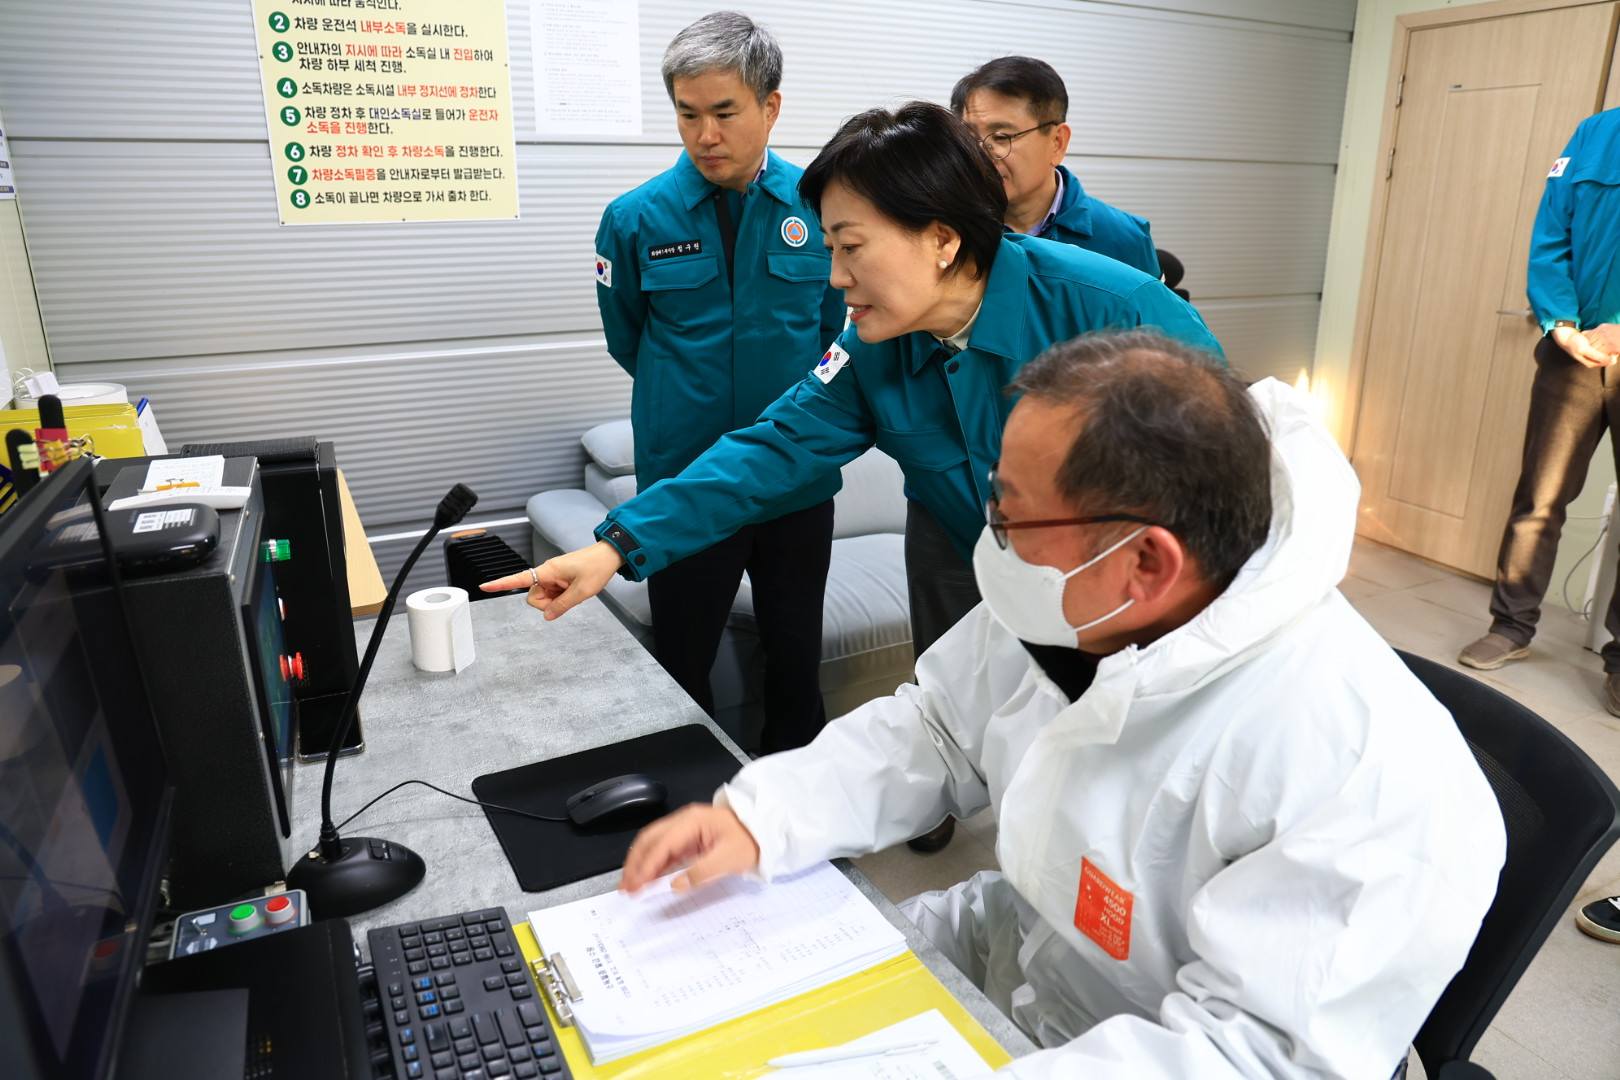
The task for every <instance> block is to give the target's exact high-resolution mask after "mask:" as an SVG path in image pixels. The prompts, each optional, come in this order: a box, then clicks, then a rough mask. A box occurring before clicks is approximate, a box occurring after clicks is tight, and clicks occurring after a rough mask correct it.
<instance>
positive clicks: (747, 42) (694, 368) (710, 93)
mask: <svg viewBox="0 0 1620 1080" xmlns="http://www.w3.org/2000/svg"><path fill="white" fill-rule="evenodd" d="M663 75H664V87H665V89H666V90H668V92H669V97H670V101H671V102H672V103H673V104H674V106H675V117H676V126H677V127H678V129H679V130H680V135H681V141H682V143H683V144H684V146H685V150H684V152H683V153H682V154H681V156H680V158H679V159H678V160H677V161H676V162H675V164H674V165H673V166H672V167H671V168H669V169H667V170H665V171H664V172H662V173H659V174H658V175H657V176H655V177H653V178H652V179H651V180H649V181H647V182H646V183H644V184H642V185H641V186H640V187H638V188H636V189H635V190H633V191H630V192H628V193H626V194H624V195H621V196H619V197H618V198H617V199H615V200H613V202H612V203H611V204H610V205H609V206H608V208H607V210H606V212H604V213H603V215H602V224H601V227H600V228H599V229H598V230H597V233H596V258H595V266H594V272H595V275H596V299H597V306H598V307H599V308H600V309H601V313H602V329H603V331H604V333H605V334H606V336H607V346H608V352H610V353H611V354H612V355H613V358H614V359H615V360H616V361H618V363H619V364H620V366H622V367H623V368H624V369H625V371H627V372H629V374H630V377H631V378H633V379H634V380H635V387H634V390H633V393H632V395H631V411H630V421H631V427H632V430H633V432H634V435H635V444H636V482H637V484H638V486H639V487H640V488H641V489H642V490H646V489H647V488H649V487H652V486H653V485H654V484H655V483H657V482H658V481H660V480H664V479H666V478H668V477H672V476H675V475H676V474H678V473H679V472H680V471H681V470H682V469H684V468H685V467H686V466H687V465H689V464H691V463H692V461H693V460H695V459H696V458H697V457H698V455H699V454H701V453H703V451H705V450H707V449H708V448H709V446H710V445H712V444H713V443H714V442H715V441H716V440H718V439H719V438H720V437H721V436H723V435H725V434H726V433H727V432H729V431H732V430H734V429H736V428H739V427H745V426H747V425H750V424H752V423H754V421H755V420H756V419H757V418H758V416H759V414H760V413H761V412H763V411H764V409H765V407H766V406H767V405H769V404H770V403H771V402H773V401H775V400H776V399H777V398H778V397H779V396H780V395H781V394H782V393H783V392H784V391H786V390H787V389H788V388H789V387H791V386H793V385H794V384H795V383H797V382H798V381H799V380H800V379H802V378H803V377H804V368H805V364H806V362H807V361H806V358H807V357H814V356H816V355H818V354H819V353H820V352H821V351H822V350H823V349H825V348H826V347H827V345H828V344H829V343H830V342H831V341H832V340H833V338H834V337H836V336H837V334H838V332H839V330H841V329H842V328H843V325H844V302H843V294H842V293H841V292H840V291H839V290H837V289H834V288H832V287H830V286H829V285H828V282H827V278H828V273H829V269H828V268H829V265H830V259H829V258H828V255H827V252H826V250H825V249H824V247H823V245H822V239H821V229H820V227H819V225H818V224H817V222H816V216H815V214H814V213H813V212H812V211H811V210H810V209H809V208H808V207H806V206H805V205H804V203H803V202H802V201H801V200H800V198H799V194H798V183H799V177H800V175H801V173H802V172H803V170H801V169H800V168H798V167H797V166H795V165H792V164H790V163H789V162H787V161H785V160H783V159H782V158H780V157H778V156H776V155H775V154H773V153H771V152H770V150H768V149H767V148H766V140H767V139H768V138H769V136H770V132H771V128H772V126H773V125H774V124H775V123H776V119H777V116H778V115H779V113H780V112H781V107H782V93H781V91H780V90H779V89H777V87H778V86H779V84H780V83H781V80H782V50H781V49H780V48H779V47H778V46H777V44H776V41H775V40H774V39H773V38H772V37H771V36H770V34H768V33H767V32H766V31H765V30H764V29H763V28H762V27H760V26H758V25H756V24H755V23H754V22H753V21H752V20H751V19H749V18H748V17H747V16H746V15H741V14H738V13H737V12H730V11H721V12H715V13H714V14H711V15H706V16H704V17H703V18H701V19H699V20H698V21H697V22H695V23H693V24H692V25H691V26H688V27H687V28H686V29H684V30H682V31H681V32H680V33H679V34H677V35H676V36H675V39H674V41H672V42H671V43H670V46H669V48H668V49H667V50H666V51H665V53H664V62H663ZM838 483H839V478H838V475H837V473H836V472H835V473H831V474H828V475H826V476H822V477H818V478H817V479H816V481H815V482H813V483H810V484H806V485H803V486H800V487H796V488H794V489H792V490H791V491H784V492H783V493H782V497H781V498H779V499H777V500H775V501H774V502H773V503H772V505H771V506H770V507H768V508H766V509H765V510H764V511H763V512H762V513H760V514H758V515H756V516H755V517H754V518H753V520H752V521H751V522H750V523H749V524H747V525H746V526H744V527H742V528H740V529H738V530H736V531H734V532H732V531H728V532H726V533H722V534H718V535H715V536H713V537H711V538H709V539H710V542H709V543H706V544H704V545H701V547H700V549H698V550H690V551H688V552H686V553H684V556H683V557H682V558H679V559H677V560H673V561H671V562H670V563H669V565H667V566H665V567H664V568H663V569H661V570H660V571H659V572H658V573H657V574H654V575H652V576H651V579H650V581H649V582H648V599H649V601H650V602H651V604H652V618H653V643H654V651H655V653H656V654H657V657H658V661H659V663H661V664H662V665H663V666H664V669H665V670H666V671H668V672H669V673H670V675H671V676H672V677H673V678H674V679H675V681H676V682H678V683H679V684H680V685H681V687H682V689H684V690H685V691H686V692H687V693H688V694H690V695H691V696H692V698H693V699H694V700H695V701H697V702H698V704H700V705H702V706H703V708H704V710H705V711H706V712H708V713H709V714H710V715H713V713H714V697H713V694H712V692H711V690H710V686H709V670H710V668H711V667H713V665H714V659H715V653H716V651H717V650H718V648H719V645H720V638H721V635H722V633H723V632H724V630H725V626H726V620H727V617H728V615H729V614H730V611H731V604H732V600H733V598H734V597H735V596H736V595H737V588H738V585H739V583H740V582H741V580H742V575H743V573H744V571H747V573H748V575H749V580H750V582H751V584H752V587H753V601H754V614H755V616H756V618H757V620H758V625H759V633H760V642H761V646H762V648H763V651H764V654H765V680H764V682H765V686H764V699H765V700H764V704H765V713H766V725H765V730H764V732H763V736H762V740H763V748H764V749H765V750H768V751H769V750H786V749H790V748H792V747H795V746H802V745H804V744H805V743H807V742H809V741H810V740H811V739H812V738H814V737H815V734H816V732H817V731H819V730H821V726H822V724H823V723H825V722H826V716H825V713H824V711H823V709H822V704H821V689H820V681H819V680H820V661H821V613H822V602H823V597H824V593H825V589H826V578H827V567H828V562H829V559H830V557H831V549H832V527H833V505H832V496H833V494H834V493H835V492H836V491H837V490H838Z"/></svg>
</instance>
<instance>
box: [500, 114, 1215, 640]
mask: <svg viewBox="0 0 1620 1080" xmlns="http://www.w3.org/2000/svg"><path fill="white" fill-rule="evenodd" d="M799 193H800V195H801V196H802V197H803V199H804V202H805V203H806V204H807V205H809V206H810V207H812V208H813V209H814V210H815V211H816V213H817V216H818V217H819V218H820V220H821V225H822V232H823V234H824V236H825V237H826V242H827V245H828V246H829V247H830V248H831V250H832V278H831V284H832V286H833V287H834V288H838V289H842V290H844V300H845V302H846V303H847V304H848V305H849V306H850V326H849V327H848V328H847V329H846V330H845V331H844V332H843V334H842V335H840V337H839V338H838V340H837V341H836V342H835V343H834V344H833V345H832V347H831V348H829V349H828V350H827V352H826V353H825V354H824V355H822V356H821V358H820V359H819V360H816V361H814V362H813V366H812V369H811V371H810V372H809V373H808V374H807V375H806V377H805V379H804V380H803V381H802V382H800V383H799V384H798V385H797V386H795V387H793V388H792V389H791V390H789V391H788V392H787V393H786V394H784V395H783V396H782V397H780V398H779V399H777V400H776V401H775V402H774V403H772V404H771V405H770V406H769V407H768V408H766V410H765V411H764V413H763V414H762V415H761V416H760V418H759V419H758V421H757V422H755V423H754V424H752V425H751V426H748V427H744V428H739V429H738V430H736V431H732V432H730V433H729V434H727V435H725V436H723V437H722V438H720V439H719V440H718V441H717V442H715V444H714V445H713V446H711V447H710V448H709V449H708V450H706V451H705V452H704V453H703V454H702V455H701V456H699V457H698V458H697V460H695V461H693V462H692V463H691V464H690V465H688V466H687V467H686V468H685V469H683V470H682V471H681V472H680V474H679V475H677V476H674V477H672V478H670V479H667V480H663V481H661V482H659V483H657V484H654V485H652V486H651V487H650V488H647V489H645V490H644V491H642V492H641V493H640V494H639V495H637V496H636V497H635V498H633V499H630V500H628V501H627V502H624V503H622V504H620V505H619V506H618V507H617V508H615V509H614V510H613V511H612V513H610V514H609V515H608V518H607V520H606V521H604V522H603V523H602V524H601V525H600V526H599V527H598V528H597V531H596V535H597V537H598V540H597V543H595V544H594V545H592V546H591V547H588V548H583V549H581V550H579V551H574V552H569V553H568V554H565V555H560V556H558V557H557V558H555V559H551V560H549V561H548V562H546V563H545V564H544V565H543V566H539V567H536V568H534V569H533V570H530V571H525V572H524V573H522V574H516V575H513V576H511V577H507V578H502V579H501V580H499V581H494V582H491V583H490V584H488V585H486V586H484V587H485V588H486V589H487V590H489V591H497V590H502V589H512V588H517V587H520V586H523V585H528V586H530V589H529V603H530V604H532V605H533V606H535V607H536V608H538V609H540V610H541V611H543V612H544V613H545V615H546V618H548V619H555V618H557V617H558V616H560V615H562V614H563V613H564V612H566V611H567V610H568V609H570V608H572V607H573V606H574V605H575V604H578V603H579V602H580V601H582V600H585V599H588V598H589V597H592V596H595V595H596V594H597V593H598V592H600V591H601V590H602V588H603V587H604V586H605V585H606V584H607V582H608V580H609V579H610V578H611V577H612V575H613V574H614V573H615V572H619V573H623V574H624V575H625V576H626V577H629V578H631V579H633V580H640V579H642V578H644V577H647V576H648V575H650V574H654V573H656V572H657V571H658V570H660V569H662V568H663V567H665V566H668V565H669V564H670V563H671V562H673V561H675V560H677V559H680V558H682V557H684V556H686V555H688V554H690V553H692V552H694V551H699V550H701V549H703V548H705V547H708V546H709V545H711V544H713V543H715V542H716V541H717V540H720V539H721V538H723V537H725V536H728V535H730V534H731V533H733V532H735V531H736V530H737V529H739V528H741V527H742V526H743V525H746V524H748V523H749V522H751V521H755V520H758V518H759V516H760V515H762V514H765V513H768V512H769V510H770V508H771V507H773V506H775V505H777V504H779V503H780V502H781V500H782V499H783V497H784V496H786V495H788V494H789V493H791V492H794V491H797V490H799V489H800V488H803V487H806V486H808V485H812V484H816V483H820V482H824V481H825V479H826V478H827V477H828V476H831V475H833V474H834V473H835V472H836V470H837V469H839V468H840V467H841V466H843V465H844V464H845V463H846V462H849V461H851V460H852V459H854V458H855V457H857V456H859V455H860V454H861V453H863V452H865V451H866V450H867V449H869V448H870V447H872V446H877V447H879V448H881V449H882V450H884V451H886V452H887V453H888V454H889V455H890V456H892V457H893V458H894V459H895V460H896V461H898V462H899V463H900V467H901V469H902V470H903V471H904V473H905V477H906V494H907V496H908V498H909V499H910V500H911V503H910V507H909V513H908V519H907V538H906V556H907V558H906V562H907V576H908V578H909V579H910V584H911V594H912V595H911V600H912V625H913V640H914V642H915V643H916V645H917V651H918V652H919V653H920V652H922V651H923V650H924V649H925V648H926V647H927V646H928V645H929V644H931V643H932V641H933V640H934V638H936V637H938V636H939V634H941V633H943V632H944V631H945V630H946V629H948V628H949V627H950V626H951V625H952V624H954V622H955V621H956V619H957V618H959V617H960V616H961V615H963V614H965V613H966V612H967V611H968V610H969V609H970V608H972V607H973V606H974V605H975V604H976V603H977V602H978V594H977V591H976V589H975V588H974V585H973V571H972V567H971V565H970V559H971V555H972V550H973V544H974V542H975V540H976V539H977V538H978V535H979V532H980V530H981V529H982V528H983V526H984V505H985V500H986V498H987V497H988V496H989V494H990V492H989V487H988V475H989V471H990V468H991V466H992V465H994V464H995V461H996V459H997V457H998V456H999V455H1000V449H1001V429H1002V425H1003V424H1004V423H1005V421H1006V418H1007V413H1008V412H1009V411H1010V410H1011V408H1012V405H1013V401H1012V399H1011V398H1009V397H1008V396H1007V395H1006V394H1005V393H1004V391H1003V388H1004V387H1006V386H1007V384H1008V383H1009V382H1010V381H1011V380H1012V377H1013V376H1014V375H1015V374H1016V373H1017V372H1018V369H1019V368H1021V367H1022V366H1023V365H1024V364H1026V363H1028V362H1029V361H1030V360H1033V359H1034V358H1035V357H1036V356H1037V355H1039V354H1040V353H1041V352H1042V351H1044V350H1045V349H1046V348H1047V347H1048V346H1051V345H1053V344H1056V343H1057V342H1060V341H1066V340H1068V339H1069V338H1072V337H1075V336H1076V335H1079V334H1083V333H1086V332H1088V331H1092V330H1103V329H1119V328H1128V327H1136V326H1148V327H1154V328H1157V329H1158V330H1160V331H1162V332H1163V333H1166V334H1168V335H1170V336H1171V337H1174V338H1178V339H1180V340H1181V341H1184V342H1186V343H1188V344H1190V345H1193V346H1195V347H1197V348H1201V349H1205V350H1208V351H1209V352H1212V353H1215V354H1216V355H1220V345H1219V344H1218V343H1217V342H1216V340H1215V338H1214V336H1213V335H1212V334H1211V333H1210V332H1209V328H1208V327H1207V326H1205V325H1204V322H1203V320H1202V319H1201V318H1200V317H1199V315H1198V313H1197V312H1196V311H1194V310H1193V309H1192V307H1190V306H1189V305H1188V304H1187V303H1186V302H1185V301H1183V300H1182V299H1181V298H1180V297H1178V296H1176V295H1175V294H1174V293H1172V292H1170V290H1169V289H1166V288H1165V287H1164V286H1163V285H1162V284H1161V283H1160V282H1159V281H1157V280H1156V279H1154V278H1151V277H1149V276H1148V275H1146V274H1144V273H1142V272H1141V271H1139V270H1135V269H1132V268H1131V267H1128V266H1126V265H1124V264H1123V263H1120V262H1116V261H1115V260H1113V259H1109V258H1107V257H1105V256H1102V255H1098V254H1096V253H1094V252H1090V251H1086V250H1083V249H1081V248H1077V247H1072V246H1070V245H1067V244H1060V243H1055V242H1052V241H1048V240H1040V239H1037V238H1033V237H1028V236H1022V235H1015V234H1005V233H1004V231H1003V229H1002V218H1003V216H1004V215H1005V213H1006V193H1005V189H1004V187H1003V185H1002V182H1001V178H1000V177H999V176H998V175H997V174H996V171H995V168H994V166H993V165H992V163H991V161H990V159H989V158H988V156H986V154H985V152H984V149H983V148H982V147H981V146H980V145H979V143H978V140H977V139H975V138H974V136H973V133H972V132H971V131H970V130H969V129H968V128H967V127H966V126H965V125H964V124H963V123H962V122H961V121H960V120H958V119H957V118H956V117H955V116H953V115H952V114H951V113H950V112H949V111H947V110H945V109H943V108H940V107H939V106H937V105H930V104H925V103H922V102H913V103H911V104H909V105H906V106H904V107H903V108H901V109H899V110H896V111H893V112H890V111H888V110H885V109H874V110H871V111H869V112H865V113H862V114H860V115H859V116H856V117H853V118H852V119H850V120H849V121H847V122H846V123H845V124H844V126H843V127H842V128H841V129H839V132H838V134H837V135H836V136H834V138H833V139H832V141H831V142H829V143H828V144H827V145H826V146H825V147H824V148H823V149H822V151H821V153H820V154H819V155H818V156H817V157H816V160H815V161H814V162H812V163H811V164H810V167H809V168H808V169H806V170H805V174H804V177H803V179H802V180H801V182H800V185H799Z"/></svg>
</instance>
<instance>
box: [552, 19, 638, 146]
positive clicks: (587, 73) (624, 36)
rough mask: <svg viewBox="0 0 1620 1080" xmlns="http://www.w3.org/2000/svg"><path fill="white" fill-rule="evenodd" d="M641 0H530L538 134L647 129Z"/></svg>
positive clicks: (621, 132)
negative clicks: (643, 102) (644, 125)
mask: <svg viewBox="0 0 1620 1080" xmlns="http://www.w3.org/2000/svg"><path fill="white" fill-rule="evenodd" d="M640 16H641V4H640V3H639V2H638V0H611V2H609V3H603V2H602V0H530V8H529V32H530V34H531V35H532V37H533V45H534V48H533V50H532V52H531V55H532V56H533V57H534V119H535V127H536V129H537V131H538V133H539V134H540V135H604V136H610V135H640V134H641V30H640V26H641V18H640Z"/></svg>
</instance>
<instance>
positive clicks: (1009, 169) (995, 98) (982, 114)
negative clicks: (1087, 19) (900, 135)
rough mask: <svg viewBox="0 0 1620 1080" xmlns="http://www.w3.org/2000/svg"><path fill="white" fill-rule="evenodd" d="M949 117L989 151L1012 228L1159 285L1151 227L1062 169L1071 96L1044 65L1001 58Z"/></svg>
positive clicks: (954, 98)
mask: <svg viewBox="0 0 1620 1080" xmlns="http://www.w3.org/2000/svg"><path fill="white" fill-rule="evenodd" d="M951 111H952V112H954V113H956V115H957V116H960V117H961V118H962V119H963V121H965V122H966V123H967V126H968V127H970V128H972V129H973V132H974V134H976V135H978V136H979V138H980V140H981V141H983V143H984V148H985V150H986V151H988V152H989V154H990V157H991V158H992V159H993V160H994V161H995V163H996V171H997V172H998V173H1000V174H1001V179H1002V182H1003V183H1005V184H1006V185H1007V216H1006V225H1007V228H1009V229H1011V230H1012V231H1013V232H1021V233H1028V234H1029V235H1030V236H1039V237H1041V238H1042V239H1045V240H1056V241H1058V242H1060V243H1064V244H1074V245H1075V246H1077V247H1083V248H1085V249H1087V250H1088V251H1095V252H1097V254H1099V255H1107V256H1108V257H1109V258H1110V259H1118V260H1119V261H1120V262H1122V263H1124V264H1125V265H1127V266H1134V267H1136V268H1137V269H1138V270H1140V271H1142V272H1143V273H1144V274H1147V275H1148V276H1150V277H1159V276H1160V275H1159V254H1158V252H1157V251H1156V250H1155V249H1154V246H1153V233H1152V231H1151V230H1150V229H1149V228H1148V223H1147V222H1146V221H1144V220H1143V219H1141V218H1139V217H1137V216H1136V215H1135V214H1129V213H1126V212H1125V211H1124V210H1121V209H1119V208H1118V207H1114V206H1110V205H1108V204H1107V203H1105V202H1103V201H1102V200H1101V199H1098V198H1096V197H1094V196H1091V195H1087V194H1086V189H1085V188H1083V187H1081V186H1080V181H1079V179H1077V178H1076V177H1075V175H1074V173H1072V172H1070V171H1069V169H1068V167H1067V166H1065V165H1064V164H1063V158H1064V157H1065V156H1066V155H1067V154H1068V152H1069V138H1070V136H1071V135H1072V134H1073V132H1072V131H1071V130H1070V128H1069V124H1068V119H1069V91H1068V88H1066V87H1065V86H1064V85H1063V78H1062V76H1060V75H1059V74H1058V73H1057V71H1056V69H1054V68H1053V67H1052V65H1051V64H1048V63H1047V62H1046V61H1045V60H1036V59H1034V58H1033V57H1029V56H1002V57H998V58H997V59H995V60H991V61H989V62H988V63H986V64H983V65H981V66H980V67H978V68H976V69H975V70H973V71H971V72H969V73H968V74H966V75H964V76H962V78H961V80H960V81H958V82H957V84H956V87H955V89H953V90H952V91H951Z"/></svg>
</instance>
